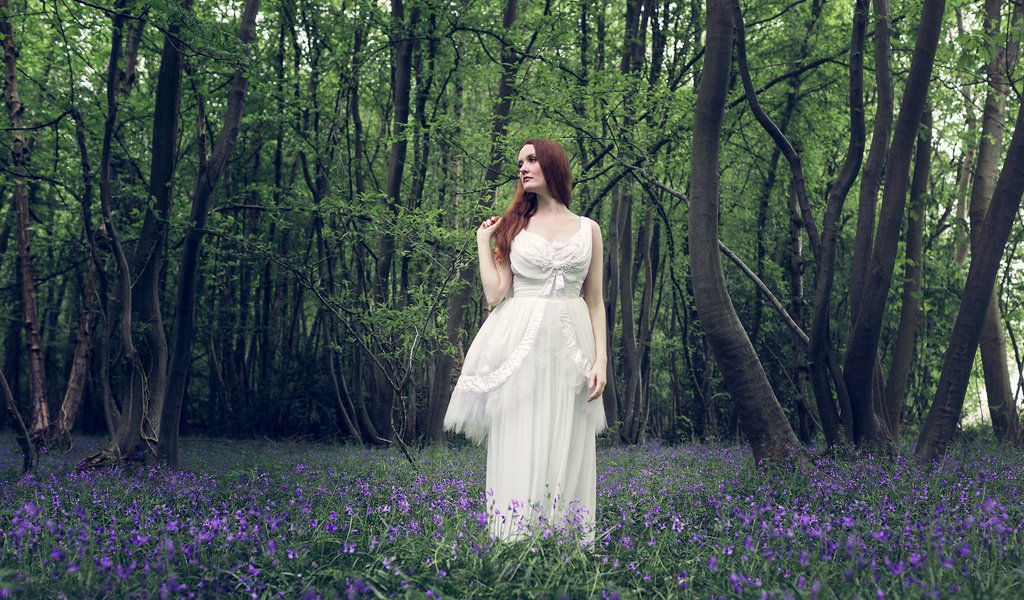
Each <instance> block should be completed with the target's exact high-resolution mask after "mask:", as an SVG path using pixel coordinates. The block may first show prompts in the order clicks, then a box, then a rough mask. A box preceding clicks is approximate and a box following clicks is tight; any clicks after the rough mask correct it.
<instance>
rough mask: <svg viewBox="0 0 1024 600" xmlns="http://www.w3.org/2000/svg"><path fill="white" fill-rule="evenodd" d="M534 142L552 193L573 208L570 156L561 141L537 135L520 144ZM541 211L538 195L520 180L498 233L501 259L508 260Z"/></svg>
mask: <svg viewBox="0 0 1024 600" xmlns="http://www.w3.org/2000/svg"><path fill="white" fill-rule="evenodd" d="M529 145H533V150H534V154H535V155H536V156H537V162H538V163H539V164H540V170H541V172H542V173H543V174H544V181H545V182H546V183H547V186H548V192H549V193H550V194H551V196H552V197H553V198H554V199H555V200H557V201H558V202H560V203H562V204H564V205H565V207H566V208H568V207H569V202H570V201H571V200H572V173H570V171H569V157H568V156H566V154H565V150H563V149H562V147H561V146H559V145H558V142H553V141H551V140H546V139H543V138H537V139H532V140H526V141H525V142H523V144H522V146H520V147H519V148H520V150H521V149H522V148H524V147H525V146H529ZM535 212H537V194H534V193H533V192H527V191H526V190H524V189H523V182H522V180H519V182H518V183H517V184H516V193H515V196H513V197H512V203H511V204H509V205H508V208H507V209H505V214H504V215H502V219H501V223H500V224H499V225H498V229H497V230H496V231H495V232H494V239H495V241H496V243H495V248H494V256H495V258H497V259H498V260H499V261H501V260H506V259H507V258H508V255H509V252H511V251H512V240H513V239H515V237H516V236H517V235H519V232H520V231H522V230H523V229H525V228H526V224H527V223H529V222H530V217H532V216H533V213H535Z"/></svg>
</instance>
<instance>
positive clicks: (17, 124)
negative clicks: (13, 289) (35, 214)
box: [0, 0, 50, 445]
mask: <svg viewBox="0 0 1024 600" xmlns="http://www.w3.org/2000/svg"><path fill="white" fill-rule="evenodd" d="M8 10H9V6H8V3H7V0H0V35H2V36H3V45H4V67H5V71H6V83H7V89H6V92H7V93H6V101H7V112H8V114H9V116H10V119H11V127H12V131H11V166H12V167H13V168H14V172H15V174H16V175H15V181H14V212H15V215H16V220H17V226H16V229H17V233H18V276H19V283H20V284H21V285H20V287H21V304H22V313H23V322H24V326H25V344H26V346H27V348H26V353H27V356H28V390H29V404H30V405H31V407H32V421H31V426H30V427H29V432H30V433H31V435H32V436H33V437H34V438H38V439H39V441H40V442H42V444H43V445H45V444H46V440H45V438H43V437H42V436H43V435H44V434H45V432H46V430H47V428H48V427H49V425H50V411H49V407H48V405H47V403H46V374H45V369H44V363H43V343H42V338H41V337H40V334H39V325H40V321H39V319H40V317H39V309H38V307H37V305H36V286H35V281H34V279H33V276H32V243H31V237H30V233H29V229H28V222H29V198H28V184H27V182H26V180H25V179H24V176H25V175H26V173H27V168H28V152H29V147H28V144H27V143H26V141H25V131H24V119H23V112H24V110H25V107H24V106H23V105H22V103H21V97H20V95H19V94H18V49H17V47H16V46H15V40H14V28H13V27H12V26H11V22H10V21H9V20H8V15H7V13H8Z"/></svg>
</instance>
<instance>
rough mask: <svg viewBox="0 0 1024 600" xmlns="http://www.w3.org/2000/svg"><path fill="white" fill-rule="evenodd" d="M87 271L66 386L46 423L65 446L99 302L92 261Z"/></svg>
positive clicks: (86, 366)
mask: <svg viewBox="0 0 1024 600" xmlns="http://www.w3.org/2000/svg"><path fill="white" fill-rule="evenodd" d="M88 270H89V273H88V275H86V283H85V287H84V289H83V290H82V296H83V299H82V314H81V316H80V317H79V321H78V333H77V335H76V336H75V350H74V356H73V358H72V359H71V372H70V374H69V375H68V386H67V390H66V391H65V393H64V401H63V402H61V406H60V411H59V412H58V413H57V418H56V419H54V421H53V423H51V424H50V426H51V428H52V430H53V433H52V434H50V435H49V436H48V437H49V439H53V440H57V439H63V440H65V441H66V443H67V444H69V445H70V442H71V429H72V428H73V427H74V425H75V418H76V417H77V416H78V408H79V405H80V404H81V400H82V391H83V389H84V387H85V376H86V375H87V373H88V371H89V364H88V361H87V358H88V355H89V347H90V346H91V344H92V334H93V325H94V323H95V322H96V312H97V310H98V306H97V305H98V304H99V296H98V295H97V291H96V267H95V265H93V264H92V262H89V267H88Z"/></svg>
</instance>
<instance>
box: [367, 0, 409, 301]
mask: <svg viewBox="0 0 1024 600" xmlns="http://www.w3.org/2000/svg"><path fill="white" fill-rule="evenodd" d="M409 13H410V14H409V19H408V21H406V18H405V7H404V1H403V0H392V2H391V19H392V27H394V28H395V31H394V33H393V35H394V36H395V37H396V38H397V39H396V40H395V41H394V44H395V58H394V69H393V70H392V72H393V77H394V79H393V80H392V90H393V95H392V107H391V108H392V111H393V116H392V123H391V157H390V158H389V159H388V172H387V182H386V184H385V189H384V193H385V194H386V195H387V197H388V198H389V201H388V207H389V208H390V209H391V212H392V213H393V214H394V215H396V216H397V215H398V207H399V206H400V205H401V194H402V175H403V173H404V172H405V156H406V152H407V149H408V146H409V142H408V139H407V138H406V136H405V128H406V126H408V124H409V98H410V93H411V89H412V77H411V75H412V53H413V49H414V45H415V36H414V35H413V33H412V30H413V29H414V28H415V27H416V22H417V20H418V18H419V8H418V7H415V8H413V9H412V10H410V11H409ZM394 254H395V238H394V235H392V234H391V233H385V234H384V235H383V236H382V237H381V242H380V255H379V258H378V260H377V294H378V296H379V298H388V297H390V293H389V287H390V281H391V268H392V267H391V265H392V262H393V261H394Z"/></svg>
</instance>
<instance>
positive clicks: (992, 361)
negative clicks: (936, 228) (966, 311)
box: [970, 0, 1020, 441]
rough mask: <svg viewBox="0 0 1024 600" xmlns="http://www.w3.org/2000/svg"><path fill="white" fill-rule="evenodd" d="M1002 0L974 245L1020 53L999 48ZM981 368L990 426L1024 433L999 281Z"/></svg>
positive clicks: (1006, 433) (990, 22)
mask: <svg viewBox="0 0 1024 600" xmlns="http://www.w3.org/2000/svg"><path fill="white" fill-rule="evenodd" d="M1002 7H1003V3H1002V2H1000V1H999V0H986V1H985V31H986V37H987V38H988V39H989V40H990V41H989V46H988V47H989V51H990V54H989V56H991V59H990V60H989V63H988V65H986V69H985V70H986V75H987V79H988V92H987V93H986V95H985V108H984V111H983V113H982V125H981V140H980V142H979V143H978V163H977V166H976V168H975V171H974V176H973V185H972V187H971V204H970V217H971V234H972V235H971V249H972V251H973V250H974V249H975V248H976V247H977V245H978V244H979V243H980V242H981V240H980V239H979V238H978V236H979V235H980V234H981V224H982V223H984V222H985V214H986V213H987V211H988V205H989V202H990V201H991V198H992V191H993V189H994V187H995V179H996V177H997V175H998V171H999V158H1000V154H1001V153H1002V148H1003V136H1004V130H1005V126H1004V123H1005V121H1006V94H1007V91H1008V87H1009V84H1008V82H1007V80H1006V75H1005V69H1006V65H1007V64H1008V60H1007V59H1009V58H1010V57H1009V56H1008V54H1016V52H1014V51H1013V50H1012V49H1011V48H1006V47H1000V46H999V45H998V43H997V40H998V38H999V32H1000V29H1001V27H1000V17H1001V15H1000V12H1001V10H1002ZM979 346H980V348H981V364H982V371H983V373H984V375H985V395H986V397H987V398H988V406H989V414H990V415H991V417H992V429H993V430H994V431H995V434H996V437H997V438H999V439H1002V440H1008V441H1014V440H1016V439H1017V437H1018V436H1019V435H1020V421H1019V417H1018V415H1017V407H1016V403H1015V402H1014V400H1013V392H1012V390H1011V388H1010V374H1009V365H1008V364H1007V361H1006V341H1005V339H1004V337H1003V318H1002V314H1001V311H1000V309H999V285H998V283H996V284H995V288H994V290H993V292H992V299H991V300H990V301H989V306H988V310H987V311H986V313H985V322H984V324H983V325H982V328H981V339H980V341H979Z"/></svg>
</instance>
